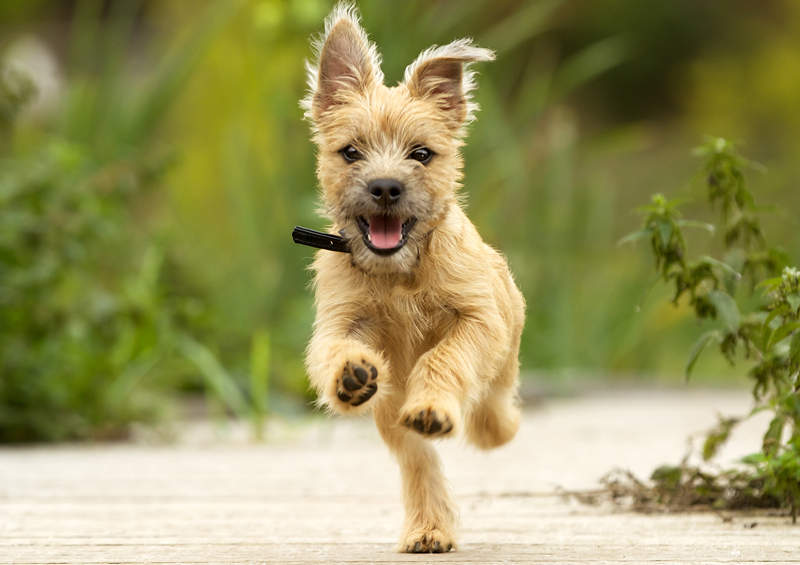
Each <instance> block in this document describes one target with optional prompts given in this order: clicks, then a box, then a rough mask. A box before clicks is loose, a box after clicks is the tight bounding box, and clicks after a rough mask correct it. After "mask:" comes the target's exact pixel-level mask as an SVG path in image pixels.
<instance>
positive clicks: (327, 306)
mask: <svg viewBox="0 0 800 565" xmlns="http://www.w3.org/2000/svg"><path fill="white" fill-rule="evenodd" d="M315 49H316V52H317V53H316V60H315V62H314V63H310V64H308V65H307V67H308V75H309V92H308V95H307V97H306V98H305V99H304V100H303V101H302V103H301V105H302V107H303V108H304V109H305V111H306V117H307V118H308V119H309V121H310V122H311V124H312V129H313V139H314V142H315V143H316V144H317V146H318V168H317V175H318V178H319V183H320V186H321V188H322V199H323V210H324V213H325V214H326V216H327V217H328V218H329V219H330V220H331V222H332V226H331V229H332V231H335V232H340V233H342V234H343V235H344V237H345V238H346V239H347V240H348V243H349V244H350V248H351V250H352V253H350V254H344V253H334V252H330V251H319V252H317V255H316V259H315V260H314V263H313V270H314V272H315V274H316V276H315V294H316V310H317V312H316V321H315V324H314V332H313V337H312V338H311V341H310V343H309V346H308V351H307V358H306V366H307V370H308V374H309V377H310V380H311V384H312V385H313V387H314V388H315V389H316V391H317V392H318V397H319V402H320V404H321V405H323V406H325V407H327V408H328V409H329V410H331V411H333V412H337V413H342V414H357V413H362V412H365V411H371V412H372V413H373V415H374V418H375V422H376V424H377V427H378V429H379V431H380V433H381V436H382V437H383V439H384V441H385V442H386V444H387V445H388V446H389V448H390V449H391V450H392V452H393V453H394V455H395V456H396V457H397V460H398V462H399V464H400V469H401V473H402V479H403V494H404V501H405V509H406V521H405V530H404V533H403V535H402V539H401V542H400V546H399V549H400V550H401V551H406V552H415V553H419V552H443V551H449V550H450V549H452V548H454V547H455V543H456V541H455V535H456V531H455V529H456V510H455V507H454V505H453V502H452V500H451V497H450V494H449V493H448V488H447V485H446V483H445V479H444V477H443V476H442V472H441V469H440V463H439V458H438V456H437V454H436V451H435V450H434V448H433V445H432V444H431V441H430V440H432V439H435V438H440V437H449V436H454V435H457V434H459V433H463V434H464V435H465V436H466V438H467V439H468V440H469V441H470V442H471V443H473V444H474V445H476V446H478V447H480V448H484V449H488V448H492V447H496V446H499V445H502V444H504V443H506V442H507V441H509V440H510V439H511V438H512V437H513V436H514V434H515V433H516V431H517V428H518V427H519V419H520V412H519V407H518V400H517V388H518V373H519V367H518V360H517V358H518V352H519V341H520V334H521V332H522V327H523V323H524V311H525V304H524V301H523V298H522V295H521V294H520V292H519V290H518V289H517V287H516V285H515V284H514V281H513V279H512V277H511V274H510V272H509V270H508V267H507V265H506V262H505V260H504V258H503V257H502V256H501V255H500V254H499V253H498V252H496V251H495V250H494V249H492V248H491V247H489V246H488V245H487V244H485V243H484V242H483V241H482V240H481V237H480V235H478V232H477V231H476V229H475V227H474V226H473V225H472V223H471V222H470V221H469V219H468V218H467V216H466V215H465V213H464V211H463V210H462V207H461V205H460V203H459V199H458V197H457V191H458V189H459V187H460V180H461V177H462V173H461V169H462V158H461V155H460V153H459V148H460V146H461V145H462V144H463V141H462V140H463V138H464V135H465V126H466V125H467V124H468V123H469V122H470V121H471V120H472V119H473V118H474V113H475V111H476V109H477V107H476V105H475V104H474V103H473V102H472V100H471V99H470V91H471V90H472V89H473V88H474V77H473V73H472V72H471V70H470V64H471V63H473V62H477V61H488V60H491V59H493V58H494V55H493V53H492V52H491V51H489V50H487V49H481V48H478V47H475V46H473V45H472V43H471V40H469V39H462V40H458V41H454V42H453V43H450V44H449V45H445V46H442V47H434V48H431V49H428V50H426V51H424V52H423V53H422V54H420V56H419V57H418V58H417V60H416V61H414V62H413V63H412V64H411V65H409V67H408V68H407V69H406V73H405V77H404V79H403V81H402V82H401V83H400V84H398V85H397V86H393V87H386V86H385V85H384V84H383V75H382V73H381V70H380V57H379V55H378V52H377V50H376V48H375V46H374V45H372V44H371V43H370V42H369V40H368V39H367V35H366V33H365V32H364V31H363V30H362V28H361V27H360V25H359V19H358V15H357V14H356V11H355V8H354V7H353V6H350V5H347V4H340V5H339V6H337V7H336V8H335V9H334V10H333V12H332V13H331V14H330V15H329V16H328V18H327V19H326V21H325V32H324V34H323V35H322V36H321V38H320V39H319V40H318V41H317V42H316V44H315ZM348 145H352V146H353V147H354V148H355V149H356V150H357V151H358V152H359V156H360V158H359V159H358V160H355V161H354V162H348V161H347V160H346V159H345V158H344V156H343V155H342V152H341V151H342V149H343V148H345V147H347V146H348ZM418 147H425V148H428V149H430V150H432V151H433V157H432V158H431V159H430V162H428V163H427V164H423V163H422V162H420V161H419V160H414V159H413V158H410V157H409V154H410V153H411V152H412V151H413V150H414V149H415V148H418ZM377 178H391V179H396V180H397V181H398V182H400V183H402V185H403V187H404V192H403V194H402V198H401V199H400V200H399V201H398V202H397V203H396V204H394V205H393V207H392V208H391V210H390V212H391V214H395V215H397V216H398V217H402V218H411V217H413V218H416V224H415V225H414V226H413V228H412V229H411V230H410V232H409V233H408V236H407V241H406V244H405V245H404V246H403V247H402V248H400V249H399V250H398V251H397V252H395V253H393V254H391V255H379V254H376V253H374V252H373V251H372V250H371V249H370V248H369V247H368V246H367V244H366V242H365V241H364V239H365V237H366V236H364V237H362V233H361V232H360V231H359V226H358V223H357V218H358V217H359V216H362V217H365V216H369V215H372V214H380V213H384V212H385V209H384V208H381V205H380V204H376V203H375V201H374V199H373V198H371V196H370V193H369V192H368V190H367V183H369V182H370V181H371V180H373V179H377Z"/></svg>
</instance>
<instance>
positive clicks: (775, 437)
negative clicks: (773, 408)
mask: <svg viewBox="0 0 800 565" xmlns="http://www.w3.org/2000/svg"><path fill="white" fill-rule="evenodd" d="M785 424H786V418H785V416H782V415H778V416H775V417H774V418H773V419H772V421H771V422H770V423H769V427H768V428H767V432H766V433H765V434H764V439H763V441H762V443H761V449H762V451H763V452H764V453H766V454H767V455H775V454H776V453H777V452H778V448H779V447H780V445H781V435H783V427H784V425H785Z"/></svg>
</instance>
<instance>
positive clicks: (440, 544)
mask: <svg viewBox="0 0 800 565" xmlns="http://www.w3.org/2000/svg"><path fill="white" fill-rule="evenodd" d="M437 537H438V536H435V535H432V534H426V535H423V536H421V537H420V538H419V539H416V540H414V542H413V543H411V542H409V543H408V544H407V545H406V547H405V551H406V553H447V552H448V551H451V550H452V549H453V543H452V542H449V541H442V540H439V539H437Z"/></svg>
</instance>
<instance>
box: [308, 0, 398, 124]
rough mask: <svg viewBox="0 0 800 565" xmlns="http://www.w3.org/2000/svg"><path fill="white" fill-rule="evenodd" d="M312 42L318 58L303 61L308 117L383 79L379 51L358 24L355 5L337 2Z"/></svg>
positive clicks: (362, 91)
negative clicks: (320, 34)
mask: <svg viewBox="0 0 800 565" xmlns="http://www.w3.org/2000/svg"><path fill="white" fill-rule="evenodd" d="M313 46H314V51H315V52H316V54H317V57H316V61H317V62H316V63H310V62H306V70H307V72H308V94H307V95H306V97H305V98H304V99H303V100H302V102H301V106H302V107H303V109H304V110H305V113H306V117H307V118H309V119H311V121H317V120H319V118H320V117H321V116H322V115H323V114H324V113H325V112H326V111H327V110H330V109H331V108H333V107H334V106H337V105H339V104H344V103H347V102H348V101H349V100H352V98H353V96H354V95H359V94H363V93H364V92H365V91H366V90H367V89H368V88H370V87H371V86H373V85H375V84H380V83H382V82H383V73H381V68H380V63H381V61H380V55H378V51H377V50H376V49H375V46H374V45H373V44H372V43H370V41H369V39H367V34H366V32H365V31H364V30H363V29H362V28H361V25H360V24H359V17H358V12H357V11H356V8H355V6H354V5H352V4H350V3H346V2H342V3H340V4H338V5H337V6H336V7H335V8H334V9H333V11H332V12H331V13H330V15H329V16H328V17H327V18H326V19H325V31H324V33H323V34H322V36H321V37H320V38H318V39H317V40H315V41H314V44H313Z"/></svg>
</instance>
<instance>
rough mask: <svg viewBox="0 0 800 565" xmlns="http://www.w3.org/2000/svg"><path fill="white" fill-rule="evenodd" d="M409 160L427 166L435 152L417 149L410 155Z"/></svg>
mask: <svg viewBox="0 0 800 565" xmlns="http://www.w3.org/2000/svg"><path fill="white" fill-rule="evenodd" d="M408 158H409V159H414V160H415V161H419V162H420V163H422V164H423V165H427V164H428V163H429V162H430V160H431V159H432V158H433V151H431V150H430V149H428V148H427V147H417V148H415V149H414V150H412V151H411V153H409V154H408Z"/></svg>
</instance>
